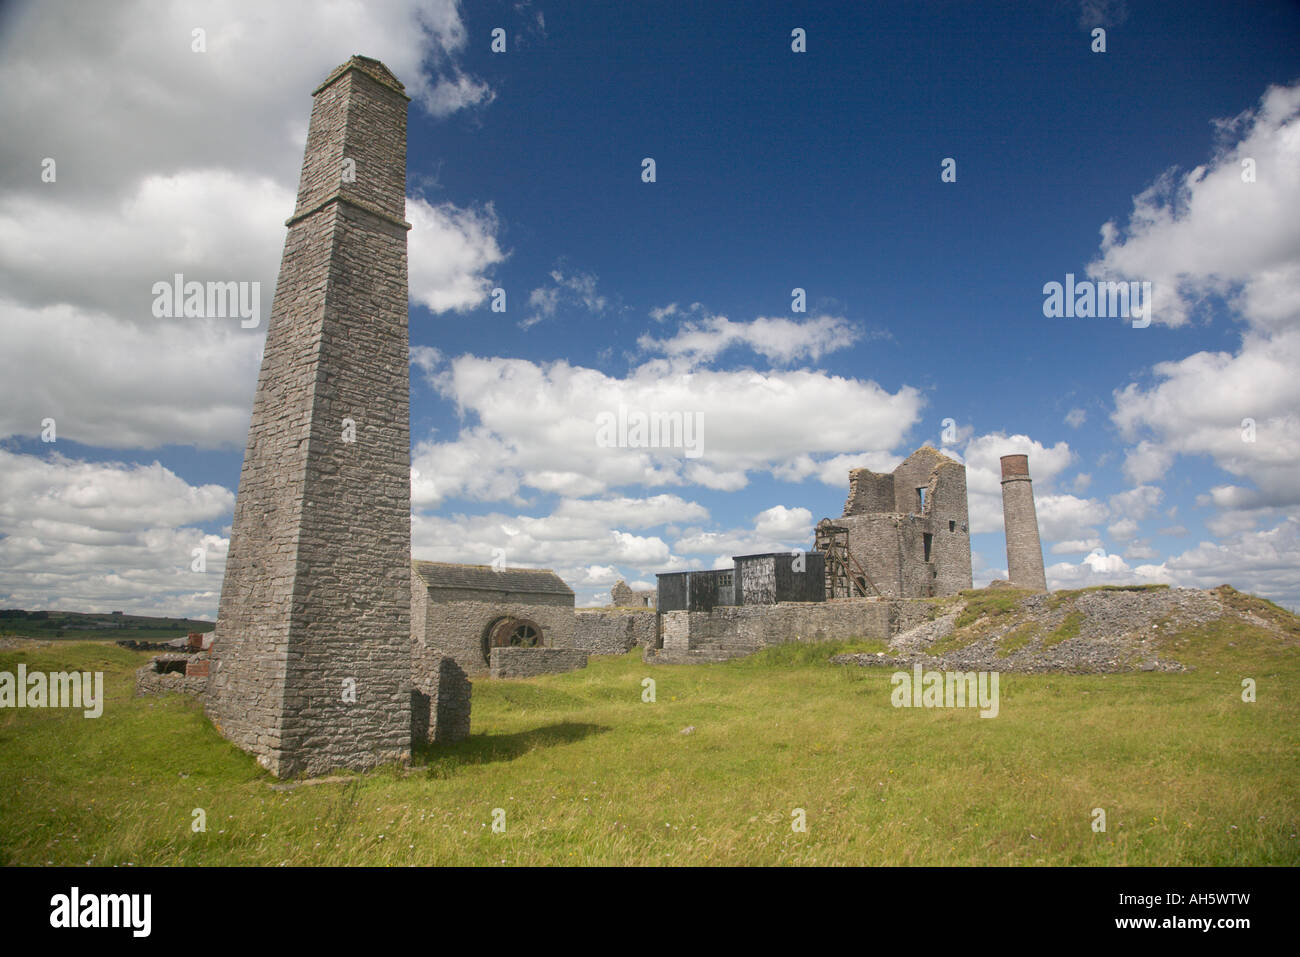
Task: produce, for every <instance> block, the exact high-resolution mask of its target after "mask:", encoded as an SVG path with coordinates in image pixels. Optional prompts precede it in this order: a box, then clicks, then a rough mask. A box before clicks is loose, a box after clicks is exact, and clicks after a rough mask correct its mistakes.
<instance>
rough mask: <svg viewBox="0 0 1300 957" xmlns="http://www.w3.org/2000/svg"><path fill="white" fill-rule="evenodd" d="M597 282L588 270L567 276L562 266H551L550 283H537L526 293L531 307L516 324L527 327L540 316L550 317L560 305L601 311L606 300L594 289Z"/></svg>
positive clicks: (537, 320) (591, 311)
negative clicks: (557, 267) (538, 284)
mask: <svg viewBox="0 0 1300 957" xmlns="http://www.w3.org/2000/svg"><path fill="white" fill-rule="evenodd" d="M597 283H598V280H597V279H596V277H595V276H594V275H592V274H591V273H583V272H579V273H573V274H571V275H568V276H566V275H565V274H564V273H563V272H562V271H561V270H559V269H552V270H551V284H550V285H549V286H538V287H537V288H536V289H534V290H533V291H532V292H530V293H529V294H528V307H529V309H531V310H532V311H531V312H530V313H529V315H527V316H526V317H524V319H523V320H522V321H521V322H520V323H519V328H521V329H530V328H532V327H533V326H535V325H537V323H539V322H541V321H542V320H543V319H550V318H551V317H552V316H554V315H555V313H556V312H557V311H558V310H559V308H560V307H561V306H564V307H565V308H567V309H571V310H577V309H582V310H583V311H585V312H588V313H590V314H591V315H600V314H601V313H603V312H604V311H605V308H606V306H607V305H608V304H609V300H608V299H607V298H606V297H605V296H602V295H601V294H600V293H598V292H597V291H596V286H597Z"/></svg>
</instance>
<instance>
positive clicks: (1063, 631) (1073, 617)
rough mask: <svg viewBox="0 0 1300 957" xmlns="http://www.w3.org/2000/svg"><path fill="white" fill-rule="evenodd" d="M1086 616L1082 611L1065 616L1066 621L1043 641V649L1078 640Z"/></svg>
mask: <svg viewBox="0 0 1300 957" xmlns="http://www.w3.org/2000/svg"><path fill="white" fill-rule="evenodd" d="M1083 619H1084V614H1083V612H1081V611H1072V612H1070V613H1069V614H1068V615H1066V616H1065V621H1063V622H1061V623H1060V625H1058V626H1057V627H1056V629H1055V630H1054V631H1053V632H1052V633H1051V634H1050V635H1048V636H1047V638H1045V639H1044V640H1043V647H1045V648H1050V647H1052V645H1059V644H1060V643H1061V642H1063V641H1065V640H1066V639H1069V638H1078V637H1079V629H1080V628H1081V627H1082V626H1083Z"/></svg>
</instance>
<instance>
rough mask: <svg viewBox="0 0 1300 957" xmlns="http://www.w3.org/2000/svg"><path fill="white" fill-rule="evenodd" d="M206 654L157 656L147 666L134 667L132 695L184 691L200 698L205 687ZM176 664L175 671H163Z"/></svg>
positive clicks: (182, 692) (206, 676) (179, 692)
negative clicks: (133, 690) (133, 693)
mask: <svg viewBox="0 0 1300 957" xmlns="http://www.w3.org/2000/svg"><path fill="white" fill-rule="evenodd" d="M208 665H209V660H208V656H207V654H197V655H187V654H168V655H158V656H157V657H155V658H154V659H153V660H151V661H150V662H149V663H148V664H147V665H144V666H143V667H141V668H138V669H136V672H135V693H136V695H137V696H138V695H161V694H187V695H190V696H191V697H193V698H200V697H202V696H203V695H204V694H206V693H207V690H208ZM169 666H179V667H180V669H181V670H179V671H167V670H163V669H165V668H167V667H169Z"/></svg>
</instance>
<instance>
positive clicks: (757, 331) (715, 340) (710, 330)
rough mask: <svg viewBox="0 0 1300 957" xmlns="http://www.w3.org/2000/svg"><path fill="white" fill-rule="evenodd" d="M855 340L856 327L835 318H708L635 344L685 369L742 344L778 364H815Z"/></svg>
mask: <svg viewBox="0 0 1300 957" xmlns="http://www.w3.org/2000/svg"><path fill="white" fill-rule="evenodd" d="M651 315H652V316H653V315H654V313H651ZM656 318H660V317H656ZM860 338H862V333H861V331H860V330H859V329H857V327H855V326H853V325H852V324H850V323H849V322H848V321H847V320H846V319H842V318H839V317H836V316H817V317H816V318H809V319H804V320H802V321H797V320H793V319H786V318H783V317H779V316H778V317H775V318H768V317H759V318H757V319H754V320H752V321H750V322H732V321H731V320H730V319H728V318H727V317H726V316H708V317H707V318H704V319H699V320H691V321H687V322H683V323H682V324H681V325H680V326H679V327H678V329H677V332H676V333H674V334H673V335H672V336H668V337H666V338H662V339H657V338H655V337H654V336H652V335H650V334H649V333H646V334H645V335H643V336H641V337H640V338H639V339H638V340H637V345H639V346H640V347H641V349H642V350H644V351H645V352H647V353H651V354H657V355H664V356H667V357H668V358H669V359H674V360H679V361H680V363H682V364H684V365H686V366H691V365H694V364H697V363H701V362H708V361H710V360H712V359H715V358H717V356H718V355H720V354H721V353H723V352H725V351H726V350H728V349H730V348H732V347H733V346H746V347H748V348H750V349H752V350H753V351H754V352H757V353H758V354H759V355H761V356H763V357H764V358H766V359H768V360H769V361H771V362H773V363H775V364H777V365H789V364H790V363H792V362H794V361H796V360H799V359H808V360H811V361H813V362H815V361H817V360H818V359H820V358H821V357H822V356H824V355H826V354H828V353H831V352H834V351H836V350H838V349H845V348H848V347H849V346H851V345H853V343H855V342H856V341H858V340H859V339H860Z"/></svg>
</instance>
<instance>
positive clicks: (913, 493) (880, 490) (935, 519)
mask: <svg viewBox="0 0 1300 957" xmlns="http://www.w3.org/2000/svg"><path fill="white" fill-rule="evenodd" d="M865 471H866V470H861V469H855V470H853V471H852V472H850V479H849V481H850V494H849V502H848V503H847V504H846V506H845V515H844V516H843V517H841V518H839V519H837V520H836V524H837V525H841V526H843V527H845V528H848V529H849V553H850V554H851V555H852V556H853V558H854V559H855V560H856V561H857V562H858V564H859V565H861V566H862V567H863V568H864V569H866V571H867V574H868V577H869V578H870V579H871V581H872V582H873V583H874V584H875V585H876V587H877V589H878V592H879V594H880V595H882V596H884V597H889V598H926V597H930V596H934V595H955V594H956V593H957V592H959V591H962V590H963V589H966V588H970V587H971V584H972V580H971V562H970V526H969V516H968V511H967V499H966V469H965V467H964V466H963V465H961V463H959V462H955V461H953V460H951V459H949V458H947V456H944V455H943V454H942V453H940V452H938V451H937V450H935V449H931V448H921V449H918V450H917V451H916V452H914V453H912V455H910V456H908V458H907V460H906V461H904V462H903V463H901V464H900V465H899V466H898V468H897V469H895V470H894V472H893V474H892V478H891V483H890V484H889V488H890V489H891V493H892V501H891V502H889V503H888V507H887V508H885V509H882V510H880V511H877V512H870V511H867V508H868V506H872V505H881V504H882V502H883V498H884V493H885V489H886V483H884V482H881V481H878V479H879V476H876V475H875V473H867V474H866V475H862V474H859V473H861V472H865ZM918 489H924V495H923V496H922V495H920V494H918V492H917V490H918ZM850 512H851V513H852V514H850ZM927 536H928V542H927ZM927 545H928V547H927Z"/></svg>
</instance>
